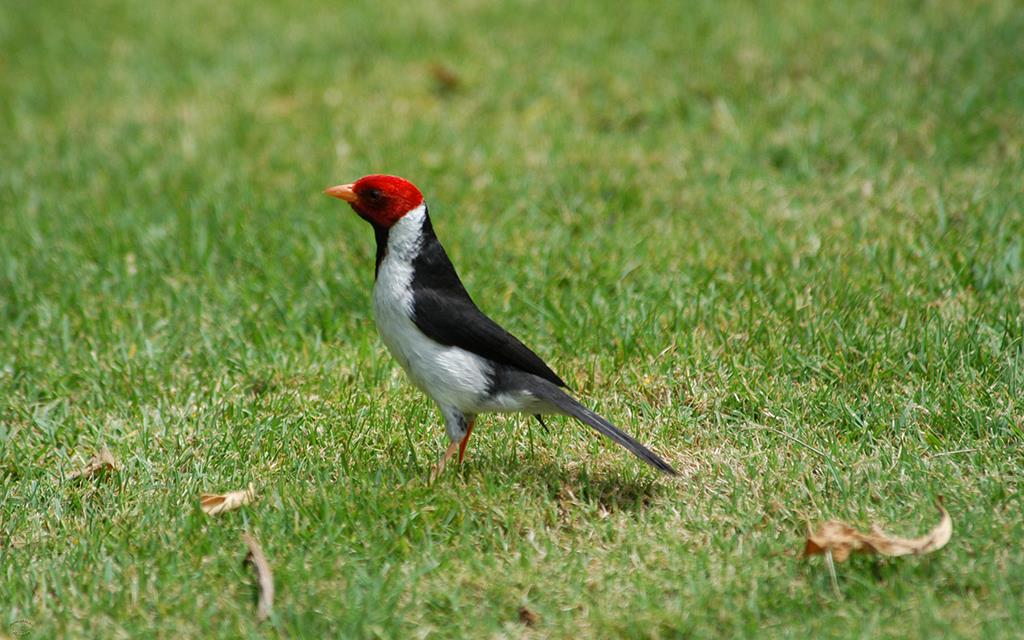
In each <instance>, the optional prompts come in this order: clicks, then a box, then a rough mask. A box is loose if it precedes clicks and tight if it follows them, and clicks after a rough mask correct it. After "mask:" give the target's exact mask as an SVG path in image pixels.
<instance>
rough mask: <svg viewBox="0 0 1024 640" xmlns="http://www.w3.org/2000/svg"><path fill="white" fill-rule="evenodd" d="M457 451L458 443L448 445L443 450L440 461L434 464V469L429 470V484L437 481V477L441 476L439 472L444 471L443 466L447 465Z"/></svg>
mask: <svg viewBox="0 0 1024 640" xmlns="http://www.w3.org/2000/svg"><path fill="white" fill-rule="evenodd" d="M458 450H459V443H458V442H453V443H451V444H450V445H448V448H447V449H445V450H444V455H443V456H441V459H440V460H438V461H437V464H435V465H434V467H433V468H432V469H431V470H430V482H431V484H433V482H434V481H435V480H437V477H438V476H440V475H441V472H442V471H444V467H445V465H446V464H448V461H449V460H451V459H452V456H454V455H455V453H456V452H457V451H458Z"/></svg>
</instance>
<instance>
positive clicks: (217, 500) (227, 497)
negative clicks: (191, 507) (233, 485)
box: [199, 483, 256, 516]
mask: <svg viewBox="0 0 1024 640" xmlns="http://www.w3.org/2000/svg"><path fill="white" fill-rule="evenodd" d="M255 498H256V491H255V490H254V489H253V487H252V484H251V483H250V484H249V488H248V489H243V490H241V491H231V492H229V493H203V494H201V495H200V496H199V507H200V508H201V509H202V510H203V513H205V514H207V515H211V516H215V515H217V514H219V513H225V512H227V511H234V510H235V509H237V508H239V507H241V506H242V505H246V504H249V503H250V502H252V501H253V500H254V499H255Z"/></svg>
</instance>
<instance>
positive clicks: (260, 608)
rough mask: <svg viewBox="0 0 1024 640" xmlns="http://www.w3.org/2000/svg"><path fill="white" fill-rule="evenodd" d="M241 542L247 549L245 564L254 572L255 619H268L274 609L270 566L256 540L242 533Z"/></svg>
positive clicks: (272, 577) (272, 576) (272, 580)
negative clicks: (255, 593) (255, 592)
mask: <svg viewBox="0 0 1024 640" xmlns="http://www.w3.org/2000/svg"><path fill="white" fill-rule="evenodd" d="M242 540H244V541H245V546H247V547H249V553H247V554H246V556H245V563H246V564H248V565H249V566H250V567H252V568H253V571H255V572H256V588H257V595H256V619H257V620H259V621H263V620H266V619H267V618H269V617H270V612H271V610H272V609H273V608H274V574H272V573H271V572H270V564H269V563H268V562H267V557H266V556H265V555H263V547H261V546H260V543H259V542H257V541H256V538H254V537H252V536H251V535H249V534H248V533H243V534H242Z"/></svg>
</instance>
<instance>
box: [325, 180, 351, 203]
mask: <svg viewBox="0 0 1024 640" xmlns="http://www.w3.org/2000/svg"><path fill="white" fill-rule="evenodd" d="M324 193H325V194H326V195H329V196H332V197H334V198H340V199H341V200H344V201H345V202H355V201H356V192H355V191H353V190H352V185H351V184H339V185H338V186H336V187H330V188H329V189H324Z"/></svg>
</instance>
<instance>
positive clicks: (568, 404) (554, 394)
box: [545, 383, 679, 476]
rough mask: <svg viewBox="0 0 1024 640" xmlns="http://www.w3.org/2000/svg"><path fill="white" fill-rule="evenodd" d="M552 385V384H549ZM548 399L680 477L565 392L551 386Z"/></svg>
mask: <svg viewBox="0 0 1024 640" xmlns="http://www.w3.org/2000/svg"><path fill="white" fill-rule="evenodd" d="M549 384H550V383H549ZM545 391H547V393H545V395H546V396H547V399H548V400H549V401H551V402H552V403H553V404H554V405H555V406H556V407H558V408H559V409H560V410H561V411H562V412H564V413H566V414H567V415H570V416H572V417H574V418H576V419H577V420H579V421H580V422H582V423H583V424H585V425H588V426H590V427H593V428H594V430H596V431H598V432H599V433H601V434H603V435H605V436H607V437H608V438H611V439H612V440H614V441H615V442H617V443H619V444H620V445H622V446H623V447H625V448H626V449H628V450H629V451H630V453H632V454H633V455H635V456H636V457H638V458H640V459H641V460H643V461H644V462H646V463H647V464H649V465H651V466H652V467H654V468H655V469H657V470H658V471H661V472H663V473H667V474H668V475H670V476H675V475H679V474H678V473H677V472H676V470H675V469H673V468H672V465H670V464H669V463H667V462H665V461H664V460H662V459H661V458H660V457H658V455H657V454H656V453H654V452H653V451H651V450H650V449H648V448H647V447H645V446H644V445H642V444H640V443H639V442H637V441H636V440H634V439H633V437H632V436H630V435H629V434H628V433H626V432H625V431H623V430H622V429H619V428H618V427H616V426H615V425H613V424H612V423H610V422H608V421H607V420H605V419H604V418H602V417H601V416H599V415H597V414H596V413H594V412H593V411H591V410H590V409H588V408H586V407H584V406H583V405H582V404H580V403H579V402H577V401H576V400H575V399H574V398H572V397H570V396H569V395H568V394H566V393H565V392H563V391H562V390H561V389H559V388H557V387H555V386H554V385H550V387H549V388H547V389H545Z"/></svg>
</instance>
